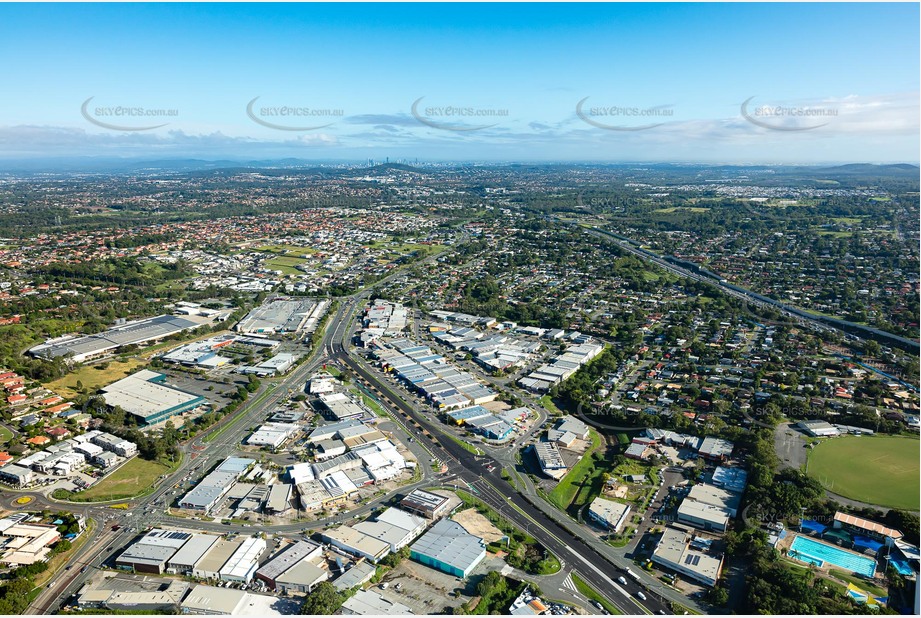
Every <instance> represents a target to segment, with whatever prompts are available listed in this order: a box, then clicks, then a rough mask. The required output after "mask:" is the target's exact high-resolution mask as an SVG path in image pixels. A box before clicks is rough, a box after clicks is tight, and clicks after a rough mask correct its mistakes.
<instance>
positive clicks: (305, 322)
mask: <svg viewBox="0 0 921 618" xmlns="http://www.w3.org/2000/svg"><path fill="white" fill-rule="evenodd" d="M328 308H329V301H328V300H321V301H315V300H309V299H289V298H275V299H272V300H268V301H266V302H265V303H264V304H263V305H261V306H260V307H257V308H255V309H253V310H252V311H250V312H249V313H248V314H246V317H244V318H243V319H242V320H240V322H239V323H238V324H237V326H236V330H237V332H239V333H243V334H250V335H253V334H259V335H275V334H278V335H281V334H285V333H301V332H303V333H304V334H309V333H311V332H313V331H314V329H316V327H317V323H318V322H319V320H320V318H322V317H323V314H324V313H326V310H327V309H328Z"/></svg>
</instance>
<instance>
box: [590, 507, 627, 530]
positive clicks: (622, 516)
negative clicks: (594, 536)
mask: <svg viewBox="0 0 921 618" xmlns="http://www.w3.org/2000/svg"><path fill="white" fill-rule="evenodd" d="M588 514H589V516H590V517H591V518H592V519H593V520H594V521H595V522H597V523H598V524H600V525H601V526H603V527H605V528H607V529H609V530H612V531H613V532H614V533H615V534H619V533H620V531H621V530H623V527H624V523H625V522H626V521H627V517H628V516H629V515H630V507H629V506H628V505H626V504H621V503H620V502H614V501H613V500H605V499H604V498H595V499H594V500H592V503H591V504H590V505H589V507H588Z"/></svg>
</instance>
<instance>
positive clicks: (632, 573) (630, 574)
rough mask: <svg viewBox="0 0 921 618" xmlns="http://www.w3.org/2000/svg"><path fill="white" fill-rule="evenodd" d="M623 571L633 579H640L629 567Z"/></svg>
mask: <svg viewBox="0 0 921 618" xmlns="http://www.w3.org/2000/svg"><path fill="white" fill-rule="evenodd" d="M624 572H625V573H626V574H627V577H629V578H630V579H632V580H634V581H640V576H639V575H637V574H636V573H634V572H633V571H631V570H630V569H625V570H624Z"/></svg>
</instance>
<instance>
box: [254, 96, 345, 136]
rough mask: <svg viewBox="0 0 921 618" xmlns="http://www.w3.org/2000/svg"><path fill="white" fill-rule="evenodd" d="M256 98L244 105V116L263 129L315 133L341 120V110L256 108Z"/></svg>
mask: <svg viewBox="0 0 921 618" xmlns="http://www.w3.org/2000/svg"><path fill="white" fill-rule="evenodd" d="M259 98H260V97H256V98H255V99H253V100H251V101H250V102H249V103H247V104H246V115H247V116H248V117H249V119H250V120H252V121H253V122H255V123H256V124H258V125H262V126H263V127H266V128H269V129H274V130H276V131H316V130H317V129H325V128H326V127H328V126H331V125H333V124H335V123H336V121H337V120H339V119H341V118H342V117H343V115H344V112H343V111H342V110H341V109H318V108H313V107H308V106H304V105H274V106H273V105H263V106H259V107H256V101H258V100H259ZM307 118H310V119H319V118H332V119H333V120H332V122H325V123H323V124H309V125H305V124H296V125H295V124H288V123H286V122H285V121H286V120H287V121H290V122H292V123H293V122H298V123H301V122H304V120H305V119H307Z"/></svg>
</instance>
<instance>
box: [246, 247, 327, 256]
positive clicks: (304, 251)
mask: <svg viewBox="0 0 921 618" xmlns="http://www.w3.org/2000/svg"><path fill="white" fill-rule="evenodd" d="M255 250H256V251H267V252H269V253H275V254H278V255H287V256H293V257H298V256H300V257H303V256H305V255H313V254H314V253H316V252H317V250H316V249H311V248H310V247H298V246H296V245H262V246H261V247H255Z"/></svg>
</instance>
